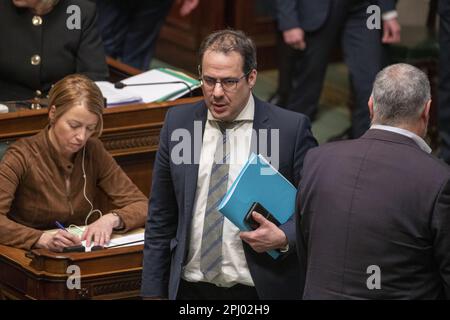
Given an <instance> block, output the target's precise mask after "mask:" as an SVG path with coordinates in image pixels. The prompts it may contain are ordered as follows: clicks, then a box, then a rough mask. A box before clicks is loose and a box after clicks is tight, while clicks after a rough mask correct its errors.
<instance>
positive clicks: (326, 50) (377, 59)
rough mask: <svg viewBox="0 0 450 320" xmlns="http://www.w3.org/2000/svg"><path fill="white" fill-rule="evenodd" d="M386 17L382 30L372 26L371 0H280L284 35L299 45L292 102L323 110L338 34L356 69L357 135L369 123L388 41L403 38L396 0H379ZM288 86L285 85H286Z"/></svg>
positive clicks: (309, 110) (310, 112)
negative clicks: (321, 101)
mask: <svg viewBox="0 0 450 320" xmlns="http://www.w3.org/2000/svg"><path fill="white" fill-rule="evenodd" d="M375 3H376V4H378V5H379V7H380V9H381V12H382V13H383V14H382V18H383V21H384V22H383V29H384V31H383V37H382V36H381V33H380V30H377V29H374V30H370V29H369V28H368V23H367V22H368V19H369V14H367V13H366V11H367V8H368V7H369V6H370V5H371V4H374V1H371V0H314V1H311V0H276V6H277V21H278V28H279V30H280V31H281V32H282V33H283V38H284V41H285V42H286V43H287V44H288V45H290V46H291V47H293V48H294V49H297V50H301V52H299V54H298V55H296V57H295V60H296V63H295V64H294V66H292V67H291V70H292V71H288V70H285V72H290V73H291V74H292V78H293V79H292V88H291V89H290V95H289V98H288V100H287V106H286V107H287V108H288V109H290V110H294V111H297V112H301V113H304V114H306V115H307V116H309V117H310V118H311V119H313V118H314V116H315V114H316V112H317V106H318V103H319V98H320V93H321V91H322V87H323V82H324V77H325V73H326V69H327V65H328V60H329V56H330V53H331V51H332V49H333V48H334V47H335V46H336V43H337V40H340V41H341V47H342V49H343V54H344V60H345V63H346V64H347V66H348V67H349V71H350V83H351V85H352V89H353V92H354V106H353V110H352V134H351V135H350V136H351V137H355V138H357V137H359V136H361V135H362V134H363V133H364V132H365V131H366V130H367V129H368V128H369V122H370V121H369V114H368V112H367V107H366V104H367V100H368V99H369V96H370V92H371V89H372V83H373V79H374V78H375V75H376V74H377V72H378V71H380V70H381V69H382V65H383V50H382V44H381V43H382V42H383V43H393V42H397V41H399V40H400V26H399V24H398V22H397V13H396V11H395V0H378V1H376V2H375ZM280 91H283V90H280Z"/></svg>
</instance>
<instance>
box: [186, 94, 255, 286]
mask: <svg viewBox="0 0 450 320" xmlns="http://www.w3.org/2000/svg"><path fill="white" fill-rule="evenodd" d="M254 114H255V102H254V99H253V96H252V95H250V97H249V99H248V102H247V104H246V106H245V108H244V109H243V110H242V111H241V113H240V114H239V115H238V116H237V117H236V119H235V120H243V121H244V122H243V123H242V125H239V126H237V128H235V129H232V130H231V131H228V133H229V139H230V165H229V173H228V188H229V187H230V186H231V184H232V183H233V181H234V180H235V179H236V177H237V176H238V175H239V173H240V172H241V169H242V167H243V166H244V164H245V163H246V162H247V160H248V157H249V153H250V144H251V137H252V129H253V118H254ZM207 119H208V121H206V125H205V132H204V134H203V143H202V149H201V153H200V163H199V169H198V180H197V190H196V195H195V202H194V209H193V219H192V225H191V230H190V243H189V252H188V258H187V264H186V265H185V266H184V268H183V272H182V278H183V279H184V280H187V281H191V282H198V281H207V280H206V279H205V278H204V276H203V273H202V272H201V271H200V255H201V243H202V234H203V220H204V216H205V209H206V202H207V195H208V189H209V180H210V173H211V168H212V164H213V159H214V153H215V150H216V145H217V141H218V139H222V133H221V131H220V129H219V126H218V124H217V120H216V119H214V117H213V116H212V114H211V113H210V112H209V110H208V118H207ZM239 232H240V230H239V229H238V228H237V227H236V226H235V225H234V224H233V223H231V222H230V221H229V220H228V219H227V218H225V220H224V224H223V236H222V237H223V238H222V256H223V260H222V271H221V273H220V275H219V276H218V277H216V278H215V279H214V280H213V282H212V283H214V284H215V285H217V286H220V287H231V286H233V285H235V284H237V283H240V284H244V285H248V286H254V283H253V280H252V277H251V275H250V271H249V269H248V266H247V261H246V259H245V255H244V248H243V246H242V240H241V239H240V238H239Z"/></svg>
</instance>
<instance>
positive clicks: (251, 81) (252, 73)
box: [248, 69, 258, 89]
mask: <svg viewBox="0 0 450 320" xmlns="http://www.w3.org/2000/svg"><path fill="white" fill-rule="evenodd" d="M257 74H258V72H257V71H256V69H253V70H252V71H250V73H249V74H248V84H249V86H250V89H253V87H254V86H255V84H256V76H257Z"/></svg>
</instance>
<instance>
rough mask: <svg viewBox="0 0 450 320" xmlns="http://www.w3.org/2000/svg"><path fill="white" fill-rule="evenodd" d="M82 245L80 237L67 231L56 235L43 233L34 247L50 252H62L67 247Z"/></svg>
mask: <svg viewBox="0 0 450 320" xmlns="http://www.w3.org/2000/svg"><path fill="white" fill-rule="evenodd" d="M79 245H81V239H80V237H78V236H76V235H74V234H72V233H70V232H69V231H66V230H58V231H57V232H56V233H55V234H49V233H45V232H44V233H43V234H42V235H41V237H40V238H39V240H38V241H37V242H36V244H35V245H34V246H35V247H36V248H45V249H48V250H50V251H55V252H62V251H63V248H65V247H72V246H79Z"/></svg>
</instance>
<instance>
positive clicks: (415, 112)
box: [372, 63, 431, 126]
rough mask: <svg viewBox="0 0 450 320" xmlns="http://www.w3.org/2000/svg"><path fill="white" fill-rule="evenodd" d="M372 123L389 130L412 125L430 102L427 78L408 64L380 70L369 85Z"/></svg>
mask: <svg viewBox="0 0 450 320" xmlns="http://www.w3.org/2000/svg"><path fill="white" fill-rule="evenodd" d="M372 97H373V119H372V123H374V124H382V125H389V126H402V125H414V124H415V123H416V122H418V121H419V119H420V116H421V114H422V112H423V111H424V108H425V106H426V104H427V103H428V102H429V101H430V99H431V94H430V82H429V81H428V77H427V75H426V74H425V73H424V72H423V71H421V70H419V69H418V68H416V67H414V66H411V65H409V64H404V63H399V64H394V65H391V66H388V67H386V68H384V69H383V70H381V71H380V72H379V73H378V75H377V77H376V78H375V82H374V85H373V92H372Z"/></svg>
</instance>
